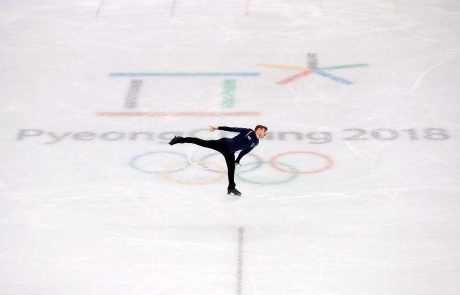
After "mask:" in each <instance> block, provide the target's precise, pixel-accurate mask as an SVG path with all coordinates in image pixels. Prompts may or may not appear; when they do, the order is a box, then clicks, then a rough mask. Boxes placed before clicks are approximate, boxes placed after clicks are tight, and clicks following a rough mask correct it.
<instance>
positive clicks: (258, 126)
mask: <svg viewBox="0 0 460 295" xmlns="http://www.w3.org/2000/svg"><path fill="white" fill-rule="evenodd" d="M259 128H262V129H265V131H268V128H267V127H266V126H264V125H257V126H256V128H254V130H257V129H259Z"/></svg>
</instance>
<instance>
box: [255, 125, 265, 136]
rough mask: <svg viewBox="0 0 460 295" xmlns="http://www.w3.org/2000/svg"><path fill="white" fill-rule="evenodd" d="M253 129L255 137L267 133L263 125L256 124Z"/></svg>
mask: <svg viewBox="0 0 460 295" xmlns="http://www.w3.org/2000/svg"><path fill="white" fill-rule="evenodd" d="M254 130H255V131H256V136H257V138H264V137H265V135H267V130H268V128H267V127H265V126H264V125H257V126H256V128H255V129H254Z"/></svg>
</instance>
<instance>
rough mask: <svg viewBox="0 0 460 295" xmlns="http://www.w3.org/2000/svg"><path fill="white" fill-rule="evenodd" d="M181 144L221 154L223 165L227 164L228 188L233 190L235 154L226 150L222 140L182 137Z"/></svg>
mask: <svg viewBox="0 0 460 295" xmlns="http://www.w3.org/2000/svg"><path fill="white" fill-rule="evenodd" d="M183 142H185V143H193V144H196V145H199V146H202V147H205V148H209V149H213V150H215V151H218V152H219V153H221V154H222V155H223V156H224V158H225V163H227V172H228V187H229V188H235V186H236V184H235V154H234V153H233V152H231V151H230V150H229V149H228V148H227V146H226V145H225V141H224V139H223V138H221V139H218V140H203V139H200V138H196V137H184V138H183Z"/></svg>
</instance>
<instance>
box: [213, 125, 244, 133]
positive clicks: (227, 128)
mask: <svg viewBox="0 0 460 295" xmlns="http://www.w3.org/2000/svg"><path fill="white" fill-rule="evenodd" d="M217 129H219V130H224V131H230V132H249V131H251V129H248V128H238V127H227V126H219V127H218V128H217Z"/></svg>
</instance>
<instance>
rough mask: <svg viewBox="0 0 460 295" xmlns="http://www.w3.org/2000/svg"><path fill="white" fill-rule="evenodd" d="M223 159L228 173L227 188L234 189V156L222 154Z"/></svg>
mask: <svg viewBox="0 0 460 295" xmlns="http://www.w3.org/2000/svg"><path fill="white" fill-rule="evenodd" d="M223 155H224V158H225V163H226V164H227V172H228V188H229V189H233V188H235V186H236V184H235V154H233V153H223Z"/></svg>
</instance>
